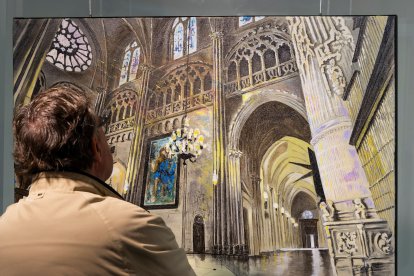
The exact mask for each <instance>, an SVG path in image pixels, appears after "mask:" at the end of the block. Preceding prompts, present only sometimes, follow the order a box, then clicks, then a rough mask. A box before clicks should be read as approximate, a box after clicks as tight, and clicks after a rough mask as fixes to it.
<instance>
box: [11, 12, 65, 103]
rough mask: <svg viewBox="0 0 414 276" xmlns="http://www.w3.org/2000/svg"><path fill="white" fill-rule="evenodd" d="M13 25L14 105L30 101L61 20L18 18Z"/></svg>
mask: <svg viewBox="0 0 414 276" xmlns="http://www.w3.org/2000/svg"><path fill="white" fill-rule="evenodd" d="M17 22H18V23H15V25H14V26H13V27H14V28H13V37H14V38H15V39H14V45H13V83H14V89H13V94H14V104H15V105H16V106H18V105H20V104H27V103H29V102H30V99H31V97H32V93H33V89H34V88H35V86H36V81H37V78H38V76H39V74H40V71H41V69H42V66H43V62H44V61H45V59H46V55H47V53H48V52H49V50H50V45H51V44H52V41H53V38H54V36H55V34H56V32H57V30H58V28H59V24H60V22H61V19H28V20H18V21H17Z"/></svg>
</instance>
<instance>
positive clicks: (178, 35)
mask: <svg viewBox="0 0 414 276" xmlns="http://www.w3.org/2000/svg"><path fill="white" fill-rule="evenodd" d="M183 54H184V28H183V24H182V23H179V24H178V25H177V26H176V27H175V31H174V59H177V58H179V57H182V56H183Z"/></svg>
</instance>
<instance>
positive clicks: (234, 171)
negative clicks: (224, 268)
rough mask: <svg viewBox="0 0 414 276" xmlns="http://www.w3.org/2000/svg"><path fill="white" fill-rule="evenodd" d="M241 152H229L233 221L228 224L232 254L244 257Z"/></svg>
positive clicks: (232, 150) (231, 150) (233, 150)
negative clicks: (230, 233)
mask: <svg viewBox="0 0 414 276" xmlns="http://www.w3.org/2000/svg"><path fill="white" fill-rule="evenodd" d="M241 155H242V152H241V151H239V150H237V149H230V150H229V154H228V156H229V158H228V177H229V180H228V182H229V187H230V191H231V202H230V204H231V210H232V218H233V221H232V223H231V224H230V227H231V232H232V233H233V235H232V238H233V239H232V245H233V254H235V255H244V254H246V250H245V244H246V243H245V240H244V239H245V238H244V221H243V206H242V188H241V178H240V157H241Z"/></svg>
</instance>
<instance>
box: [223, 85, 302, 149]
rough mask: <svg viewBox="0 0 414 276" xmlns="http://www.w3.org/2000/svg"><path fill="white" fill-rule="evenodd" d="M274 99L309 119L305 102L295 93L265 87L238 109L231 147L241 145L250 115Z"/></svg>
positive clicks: (233, 125) (230, 137) (231, 137)
mask: <svg viewBox="0 0 414 276" xmlns="http://www.w3.org/2000/svg"><path fill="white" fill-rule="evenodd" d="M272 101H276V102H280V103H283V104H285V105H287V106H289V107H291V108H292V109H294V110H295V111H296V112H298V113H299V114H300V115H301V116H302V117H303V118H304V119H305V120H306V121H308V118H307V116H306V109H305V103H304V101H303V100H302V99H300V98H299V97H298V96H296V95H295V94H294V93H292V92H288V91H281V90H273V89H263V90H262V91H260V92H259V93H257V94H255V95H253V96H251V97H250V98H249V99H248V100H247V102H246V103H245V104H243V105H242V107H241V108H240V109H239V110H238V111H237V114H236V116H235V118H234V119H233V120H232V122H231V124H230V131H229V137H228V138H229V146H230V147H229V148H230V149H237V148H238V147H239V140H240V134H241V131H242V129H243V126H244V124H245V123H246V121H247V119H248V118H249V116H250V115H251V114H252V113H253V112H254V111H255V110H256V109H257V108H258V107H259V106H261V105H263V104H265V103H268V102H272Z"/></svg>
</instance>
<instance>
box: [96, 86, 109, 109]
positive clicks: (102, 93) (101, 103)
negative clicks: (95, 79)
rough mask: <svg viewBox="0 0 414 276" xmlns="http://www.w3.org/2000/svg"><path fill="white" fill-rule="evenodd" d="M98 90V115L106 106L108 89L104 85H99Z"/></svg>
mask: <svg viewBox="0 0 414 276" xmlns="http://www.w3.org/2000/svg"><path fill="white" fill-rule="evenodd" d="M96 90H97V92H98V97H97V98H96V102H95V113H96V114H97V115H102V112H103V111H104V108H105V100H106V95H107V91H106V90H105V89H104V88H102V87H98V88H97V89H96Z"/></svg>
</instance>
